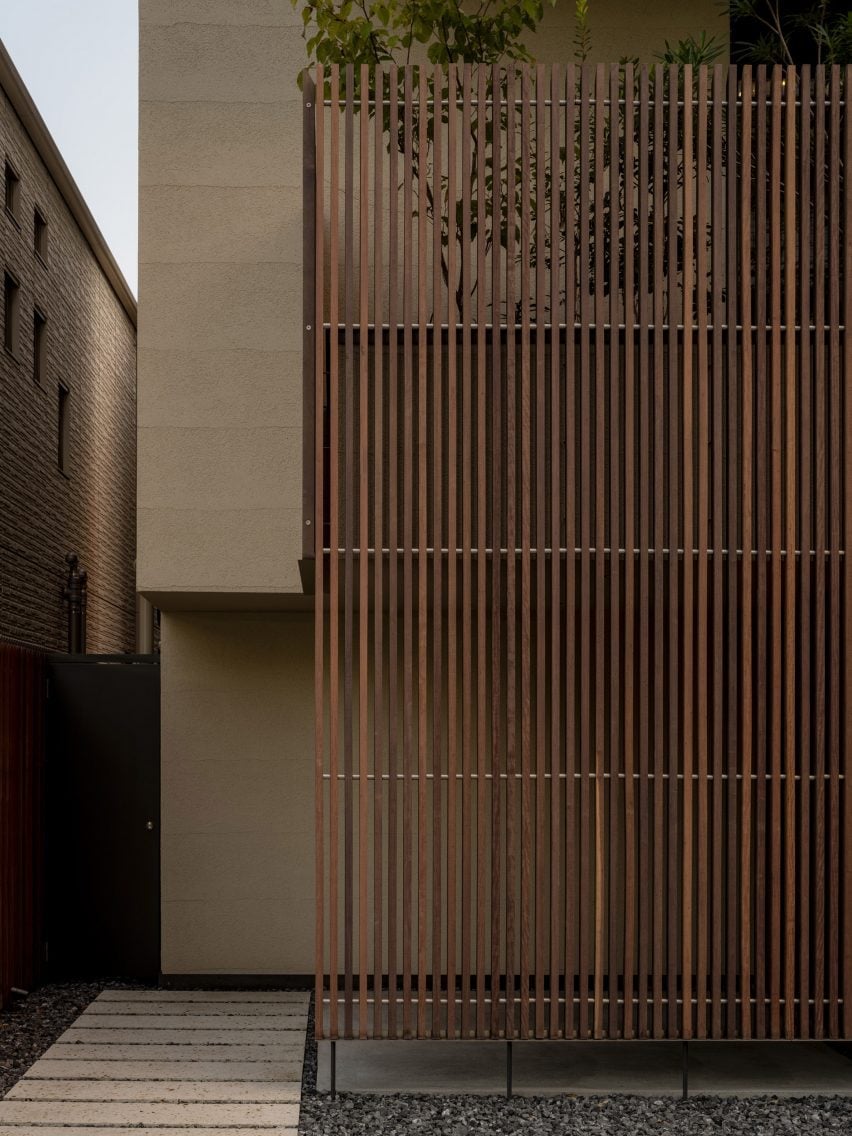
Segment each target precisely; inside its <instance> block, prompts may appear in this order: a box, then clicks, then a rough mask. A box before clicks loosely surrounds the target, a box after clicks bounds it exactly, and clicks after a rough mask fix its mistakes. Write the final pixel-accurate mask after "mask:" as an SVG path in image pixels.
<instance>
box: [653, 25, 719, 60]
mask: <svg viewBox="0 0 852 1136" xmlns="http://www.w3.org/2000/svg"><path fill="white" fill-rule="evenodd" d="M725 50H726V45H725V41H724V40H723V39H722V38H721V37H720V36H708V35H707V32H706V31H702V32H701V34H700V35H699V36H697V37H696V36H694V35H688V36H686V38H685V39H679V40H677V42H676V43H669V41H668V40H666V42H665V47H664V48H663V50H662V51H659V52H657V59H659V61H660V62H661V63H666V64H671V63H675V64H678V65H680V66H685V65H686V64H690V65H691V66H693V67H702V66H708V65H709V64H711V63H715V62H716V61H717V60H718V59H720V58H721V57H722V56H723V55H724V54H725Z"/></svg>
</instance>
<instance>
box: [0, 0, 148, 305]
mask: <svg viewBox="0 0 852 1136" xmlns="http://www.w3.org/2000/svg"><path fill="white" fill-rule="evenodd" d="M0 39H2V40H3V42H4V43H5V45H6V49H7V51H8V52H9V54H10V55H11V57H12V61H13V62H14V64H15V66H16V67H17V69H18V71H19V72H20V73H21V77H22V78H23V80H24V82H25V83H26V85H27V87H28V88H29V91H30V94H31V95H32V97H33V100H34V102H35V104H36V106H37V107H38V109H39V111H40V112H41V116H42V118H43V119H44V120H45V122H46V123H47V127H48V129H49V130H50V132H51V134H52V135H53V137H54V139H55V141H56V144H57V145H58V147H59V149H60V151H61V153H62V156H63V158H64V159H65V162H66V164H67V165H68V168H69V169H70V170H71V173H72V175H73V177H74V180H75V181H76V182H77V185H78V186H79V187H80V190H81V191H82V194H83V197H84V198H85V199H86V202H87V203H88V206H89V208H90V209H91V211H92V213H93V214H94V217H95V220H96V221H97V223H98V225H99V226H100V228H101V231H102V232H103V234H104V236H105V237H106V240H107V243H108V244H109V246H110V248H111V249H112V251H113V254H114V255H115V258H116V260H117V261H118V263H119V265H120V266H121V269H122V271H123V272H124V275H125V276H126V277H127V282H128V284H129V285H130V287H131V288H132V289H133V291H134V292H135V291H136V277H137V227H136V202H137V192H136V169H137V91H136V77H137V42H138V32H137V0H0Z"/></svg>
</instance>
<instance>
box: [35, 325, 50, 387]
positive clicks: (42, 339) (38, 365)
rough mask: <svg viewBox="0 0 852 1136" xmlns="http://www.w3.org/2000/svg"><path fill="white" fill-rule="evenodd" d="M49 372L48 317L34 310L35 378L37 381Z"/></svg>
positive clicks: (41, 379)
mask: <svg viewBox="0 0 852 1136" xmlns="http://www.w3.org/2000/svg"><path fill="white" fill-rule="evenodd" d="M46 374H47V317H46V316H44V315H42V313H41V312H40V311H39V310H38V308H36V310H35V311H34V312H33V378H34V379H35V381H36V382H37V383H40V382H42V381H43V380H44V377H45V375H46Z"/></svg>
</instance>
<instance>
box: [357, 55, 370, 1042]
mask: <svg viewBox="0 0 852 1136" xmlns="http://www.w3.org/2000/svg"><path fill="white" fill-rule="evenodd" d="M358 87H359V95H360V100H361V106H360V109H359V114H358V127H359V145H358V164H359V173H360V184H359V198H360V200H359V205H360V210H359V212H360V216H359V223H358V244H359V247H358V261H359V263H358V270H359V278H358V362H359V372H358V547H359V554H358V1036H359V1037H362V1038H363V1037H366V1036H367V1027H368V1022H367V994H368V989H367V971H368V961H369V960H368V957H367V944H368V938H367V931H368V929H369V919H368V917H367V902H368V876H367V870H368V867H369V850H368V845H367V838H368V831H369V829H368V823H369V804H370V784H369V781H368V774H369V760H368V759H369V748H368V747H369V741H368V739H369V729H370V721H369V712H368V709H367V708H368V705H369V659H370V639H369V623H370V590H369V589H370V560H369V554H368V551H367V550H368V549H369V547H370V492H369V491H370V484H369V481H370V341H369V320H370V315H369V299H370V290H369V289H370V249H371V247H372V238H371V234H370V151H369V133H368V131H369V126H370V116H369V114H365V113H364V110H365V107H366V102H367V100H368V99H369V97H370V73H369V69H368V68H367V66H366V65H362V67H361V69H360V75H359V83H358Z"/></svg>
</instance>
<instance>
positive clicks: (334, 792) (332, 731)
mask: <svg viewBox="0 0 852 1136" xmlns="http://www.w3.org/2000/svg"><path fill="white" fill-rule="evenodd" d="M330 86H331V109H330V115H329V117H330V119H331V130H330V143H331V150H330V154H329V163H330V166H331V169H330V179H329V206H330V210H331V212H330V216H329V225H328V249H329V269H328V284H329V287H328V296H329V327H330V330H329V355H328V371H329V395H328V416H329V451H328V452H329V459H328V460H329V471H328V480H329V504H328V519H329V568H328V575H329V588H328V593H329V603H328V622H329V631H328V636H329V648H328V720H329V742H328V744H329V763H328V768H329V785H328V795H329V806H328V831H329V839H328V845H329V847H328V857H329V882H328V970H329V998H330V1006H329V1026H328V1029H329V1037H332V1038H334V1037H337V1034H338V1028H339V1027H338V1000H339V992H338V961H337V952H338V937H339V934H340V931H339V921H338V873H339V847H338V841H339V828H340V821H339V812H338V783H337V775H338V767H339V766H338V749H339V744H340V742H339V738H340V733H339V721H340V659H339V653H340V626H339V623H340V580H339V567H340V559H339V557H338V554H337V550H338V548H339V547H340V532H339V527H340V525H339V512H340V503H339V495H340V474H339V469H338V465H339V454H340V434H339V429H340V426H339V423H340V413H339V400H340V390H339V385H340V383H339V376H340V372H339V354H340V352H339V341H338V335H339V324H340V315H339V290H340V269H339V259H340V247H339V241H338V230H339V215H340V69H339V67H338V65H337V64H332V67H331V84H330Z"/></svg>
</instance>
